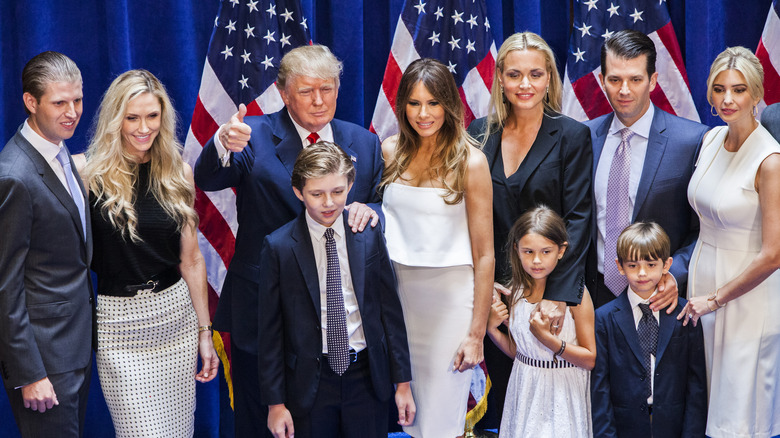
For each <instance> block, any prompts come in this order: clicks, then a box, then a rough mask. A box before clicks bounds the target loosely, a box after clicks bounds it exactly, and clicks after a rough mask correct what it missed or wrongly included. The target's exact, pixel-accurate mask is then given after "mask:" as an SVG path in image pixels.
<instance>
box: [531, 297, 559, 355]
mask: <svg viewBox="0 0 780 438" xmlns="http://www.w3.org/2000/svg"><path fill="white" fill-rule="evenodd" d="M528 322H529V328H530V329H531V334H533V335H534V336H535V337H536V339H538V340H539V342H541V343H542V344H544V345H545V346H546V347H547V348H550V349H552V348H551V345H554V344H555V343H556V342H557V340H556V339H557V338H556V337H555V335H554V334H553V333H552V331H551V330H552V329H551V327H550V325H551V319H550V318H549V317H548V316H547V315H546V314H545V313H544V312H542V311H541V310H540V309H539V307H538V306H537V308H536V309H534V310H533V311H532V312H531V318H530V319H529V321H528Z"/></svg>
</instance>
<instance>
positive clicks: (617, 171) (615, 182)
mask: <svg viewBox="0 0 780 438" xmlns="http://www.w3.org/2000/svg"><path fill="white" fill-rule="evenodd" d="M620 136H621V140H620V145H618V147H617V149H616V150H615V156H614V157H613V158H612V166H610V168H609V180H608V181H607V217H606V224H605V226H606V230H605V231H606V232H605V233H604V284H605V285H606V286H607V287H608V288H609V290H610V291H612V293H613V294H615V296H618V295H620V294H621V293H622V292H623V290H624V289H625V288H626V286H628V282H627V281H626V278H625V277H624V276H622V275H620V272H619V271H618V269H617V265H616V264H615V258H616V257H617V239H618V236H620V233H621V232H623V229H624V228H625V227H627V226H629V225H630V224H631V199H629V197H628V181H629V179H630V175H631V143H629V141H630V140H631V137H633V136H634V133H633V132H632V131H631V130H630V129H628V128H623V129H621V130H620Z"/></svg>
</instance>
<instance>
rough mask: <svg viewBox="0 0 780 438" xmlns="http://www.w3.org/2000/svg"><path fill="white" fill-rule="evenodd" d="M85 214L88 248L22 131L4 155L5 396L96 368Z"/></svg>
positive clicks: (1, 368) (0, 170) (0, 248)
mask: <svg viewBox="0 0 780 438" xmlns="http://www.w3.org/2000/svg"><path fill="white" fill-rule="evenodd" d="M71 166H72V170H73V173H74V175H78V173H77V171H76V168H75V167H74V166H73V163H72V161H71ZM77 180H78V178H77ZM81 190H82V192H81V193H79V194H80V195H81V196H82V197H83V198H84V205H85V208H89V202H88V201H87V197H86V192H85V191H84V188H83V187H81ZM85 213H86V221H87V222H86V224H87V230H86V231H87V232H86V235H87V241H86V242H85V241H84V237H83V236H84V234H83V233H84V230H83V228H82V225H81V218H80V217H79V213H78V209H77V207H76V204H75V203H74V202H73V198H71V196H70V194H68V191H67V189H66V188H65V186H64V185H63V184H62V182H60V180H59V179H58V178H57V175H56V174H55V173H54V171H53V170H52V169H51V166H50V165H49V164H48V163H47V162H46V160H45V159H44V158H43V156H41V154H40V153H39V152H38V151H37V150H36V149H35V148H34V147H33V146H32V145H31V144H30V143H29V142H28V141H27V140H26V139H25V138H24V137H23V136H22V134H21V133H20V132H18V131H17V133H16V135H14V136H13V137H12V138H11V140H10V141H9V142H8V143H7V144H6V145H5V148H3V150H2V152H0V230H2V238H0V372H2V376H3V382H4V383H5V386H6V387H7V388H16V387H19V386H22V385H27V384H29V383H33V382H36V381H38V380H40V379H43V378H44V377H46V376H48V375H49V374H60V373H65V372H69V371H73V370H77V369H81V368H85V367H86V366H87V365H88V364H89V362H90V358H91V356H92V348H91V347H92V345H93V341H94V335H95V326H94V317H93V313H94V300H93V295H92V283H91V277H90V273H89V264H90V261H91V259H92V232H91V229H90V228H91V227H90V217H89V210H86V211H85ZM60 402H61V403H65V402H67V401H66V400H61V401H60Z"/></svg>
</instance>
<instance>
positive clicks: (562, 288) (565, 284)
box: [544, 123, 593, 305]
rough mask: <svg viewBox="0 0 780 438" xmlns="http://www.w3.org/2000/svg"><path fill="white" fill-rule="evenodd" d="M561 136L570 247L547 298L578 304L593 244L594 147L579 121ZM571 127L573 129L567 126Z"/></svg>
mask: <svg viewBox="0 0 780 438" xmlns="http://www.w3.org/2000/svg"><path fill="white" fill-rule="evenodd" d="M577 128H579V129H577V130H576V131H574V130H572V132H571V133H569V134H568V135H564V136H563V137H562V138H561V141H562V142H563V144H562V145H561V147H562V155H563V157H562V158H563V163H562V166H563V167H562V172H563V175H562V179H561V182H562V187H561V190H562V193H561V201H562V202H561V206H562V209H563V211H562V217H563V220H564V221H565V222H566V231H567V232H568V234H569V246H568V248H567V249H566V252H565V253H564V255H563V258H562V259H561V261H560V262H558V266H556V268H555V270H553V272H552V273H551V274H550V276H549V277H548V279H547V287H546V289H545V292H544V298H545V299H548V300H553V301H565V302H567V303H569V304H572V305H577V304H579V303H580V301H581V300H582V292H583V290H584V287H585V260H586V259H587V254H588V245H589V244H590V216H591V180H592V176H591V173H592V172H591V168H592V167H593V148H592V147H591V140H590V133H589V130H588V128H587V127H586V126H585V125H582V124H580V123H577ZM568 129H571V128H568Z"/></svg>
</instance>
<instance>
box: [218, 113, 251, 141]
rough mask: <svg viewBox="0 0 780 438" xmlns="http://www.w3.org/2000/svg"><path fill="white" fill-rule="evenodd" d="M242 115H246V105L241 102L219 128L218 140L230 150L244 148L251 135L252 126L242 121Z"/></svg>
mask: <svg viewBox="0 0 780 438" xmlns="http://www.w3.org/2000/svg"><path fill="white" fill-rule="evenodd" d="M244 116H246V105H244V104H243V103H242V104H241V105H239V106H238V112H237V113H235V114H233V116H231V117H230V120H229V121H228V122H227V123H225V124H224V125H222V126H221V127H220V128H219V141H220V142H221V143H222V146H224V147H225V149H227V150H229V151H231V152H241V151H242V150H244V148H245V147H246V145H247V142H249V137H250V136H251V135H252V128H250V127H249V125H247V124H246V123H244Z"/></svg>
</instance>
